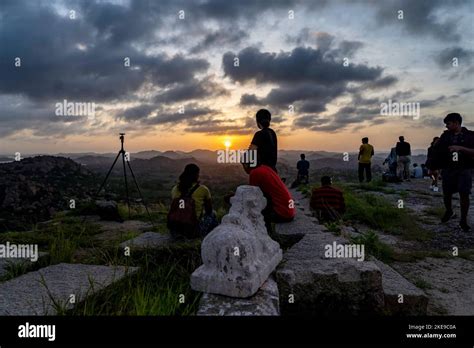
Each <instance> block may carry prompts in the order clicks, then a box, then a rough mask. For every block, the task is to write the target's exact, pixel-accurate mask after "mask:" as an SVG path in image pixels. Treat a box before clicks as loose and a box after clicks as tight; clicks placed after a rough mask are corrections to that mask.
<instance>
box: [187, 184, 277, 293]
mask: <svg viewBox="0 0 474 348" xmlns="http://www.w3.org/2000/svg"><path fill="white" fill-rule="evenodd" d="M231 203H232V206H231V208H230V211H229V214H227V215H226V216H224V218H223V219H222V223H221V225H219V226H218V227H216V228H215V229H214V230H213V231H212V232H211V233H210V234H208V235H207V236H206V238H204V240H203V242H202V246H201V256H202V260H203V263H204V264H203V265H201V266H200V267H199V268H198V269H196V270H195V271H194V273H193V274H192V275H191V287H192V288H193V289H194V290H197V291H202V292H207V293H213V294H220V295H225V296H230V297H242V298H245V297H250V296H252V295H254V294H255V293H256V292H257V291H258V289H259V288H260V287H261V286H262V284H263V283H264V282H265V281H266V280H267V279H268V277H269V275H270V274H271V273H272V272H273V270H274V269H275V268H276V267H277V265H278V264H279V262H280V261H281V259H282V250H281V249H280V246H279V244H278V243H277V242H275V241H274V240H272V239H271V238H270V237H269V236H268V233H267V230H266V228H265V222H264V220H263V216H262V214H261V211H262V210H263V209H264V208H265V206H266V199H265V198H264V197H263V194H262V191H261V190H260V189H259V188H258V187H254V186H248V185H242V186H239V187H238V188H237V190H236V193H235V195H234V197H232V198H231Z"/></svg>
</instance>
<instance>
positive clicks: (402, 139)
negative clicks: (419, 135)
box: [398, 135, 405, 143]
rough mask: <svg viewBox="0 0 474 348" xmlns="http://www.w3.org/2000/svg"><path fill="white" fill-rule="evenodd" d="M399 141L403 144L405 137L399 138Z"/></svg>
mask: <svg viewBox="0 0 474 348" xmlns="http://www.w3.org/2000/svg"><path fill="white" fill-rule="evenodd" d="M398 140H400V142H401V143H403V142H404V141H405V137H404V136H403V135H400V136H399V137H398Z"/></svg>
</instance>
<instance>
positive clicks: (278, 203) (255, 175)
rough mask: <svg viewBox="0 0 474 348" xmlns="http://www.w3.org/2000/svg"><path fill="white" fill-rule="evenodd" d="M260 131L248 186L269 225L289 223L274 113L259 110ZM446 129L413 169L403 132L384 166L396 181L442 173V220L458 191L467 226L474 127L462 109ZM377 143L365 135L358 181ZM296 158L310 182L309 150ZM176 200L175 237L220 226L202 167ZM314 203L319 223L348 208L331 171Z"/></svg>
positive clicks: (290, 208) (188, 171) (190, 168)
mask: <svg viewBox="0 0 474 348" xmlns="http://www.w3.org/2000/svg"><path fill="white" fill-rule="evenodd" d="M256 121H257V126H258V128H259V131H257V132H256V133H255V135H254V137H253V139H252V142H251V144H250V147H249V149H250V150H255V151H256V152H257V165H256V166H255V167H250V166H249V165H248V164H245V163H244V164H243V166H244V170H245V171H246V173H247V174H249V185H252V186H257V187H259V188H260V189H261V190H262V192H263V195H264V196H265V198H266V199H267V206H266V208H265V209H264V210H263V211H262V214H263V216H264V220H265V223H266V226H267V228H268V229H269V231H270V229H271V227H270V226H271V222H289V221H292V220H293V219H294V217H295V214H296V210H295V207H294V202H293V200H292V197H291V194H290V192H289V190H288V189H287V187H286V185H285V183H284V181H283V180H282V179H281V178H280V176H279V175H278V172H277V169H276V164H277V158H278V156H277V154H278V142H277V136H276V133H275V132H274V131H273V130H272V129H271V128H270V122H271V114H270V112H269V111H268V110H266V109H261V110H259V111H258V112H257V114H256ZM444 123H445V124H446V128H447V130H446V131H445V132H444V133H443V134H442V135H441V136H440V137H435V138H434V139H433V142H432V143H431V146H430V147H429V149H428V155H427V161H426V163H424V164H422V165H421V166H418V164H417V163H414V164H413V170H412V171H410V162H411V146H410V144H409V143H408V142H406V141H405V138H404V137H403V136H400V137H399V141H398V142H397V144H396V146H395V147H393V148H392V149H391V151H390V154H389V156H388V157H387V158H386V159H385V161H384V163H383V164H384V165H385V164H388V167H389V173H390V175H392V176H395V177H396V178H397V181H399V182H401V181H404V180H410V177H415V178H419V177H424V176H426V175H428V176H430V177H431V178H432V187H436V188H437V185H438V178H439V177H440V175H441V178H442V187H443V197H444V205H445V208H446V211H445V214H444V216H443V218H442V220H441V221H442V222H447V221H449V220H450V219H453V218H454V217H455V213H454V211H453V209H452V196H453V194H455V193H459V195H460V202H461V219H460V224H459V225H460V227H461V228H462V230H464V231H469V230H470V226H469V224H468V221H467V216H468V211H469V204H470V202H469V196H470V193H471V187H472V177H471V169H472V168H474V132H472V131H469V130H468V129H466V128H465V127H462V117H461V115H460V114H458V113H450V114H448V115H447V116H446V117H445V118H444ZM373 156H374V147H373V146H372V145H371V144H369V139H368V138H367V137H364V138H362V145H361V146H360V148H359V155H358V161H359V167H358V176H359V181H360V182H363V181H364V176H365V180H366V181H367V182H370V181H371V180H372V171H371V161H372V157H373ZM300 157H301V159H300V161H298V163H297V169H298V174H297V179H296V184H300V183H308V181H309V167H310V164H309V162H308V161H307V160H306V158H305V155H304V154H301V156H300ZM171 197H172V203H171V208H170V211H169V213H168V228H169V229H170V232H171V234H172V235H173V236H174V237H175V238H179V237H186V238H196V237H204V236H206V235H207V234H208V233H209V232H210V231H211V230H212V229H213V228H215V227H216V226H217V225H218V221H217V218H216V214H215V212H214V211H213V209H212V200H211V193H210V191H209V189H208V188H207V187H206V186H204V185H201V184H200V183H199V167H198V166H197V165H195V164H188V165H187V166H186V167H185V169H184V172H183V173H182V174H181V175H180V177H179V182H178V184H177V185H176V186H174V187H173V189H172V192H171ZM310 206H311V207H312V209H313V210H314V211H315V212H316V214H317V217H318V218H319V220H320V222H327V221H334V220H338V219H340V218H341V216H342V215H343V214H344V212H345V208H346V207H345V201H344V195H343V192H342V191H341V190H340V189H338V188H336V187H334V186H333V185H332V180H331V178H330V177H328V176H323V177H322V178H321V187H318V188H315V189H313V191H312V194H311V201H310Z"/></svg>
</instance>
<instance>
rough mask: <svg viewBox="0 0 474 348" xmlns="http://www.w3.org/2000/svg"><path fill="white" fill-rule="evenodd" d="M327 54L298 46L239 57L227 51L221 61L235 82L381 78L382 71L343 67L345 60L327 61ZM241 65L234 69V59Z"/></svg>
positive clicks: (248, 52) (247, 52)
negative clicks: (288, 49) (282, 50)
mask: <svg viewBox="0 0 474 348" xmlns="http://www.w3.org/2000/svg"><path fill="white" fill-rule="evenodd" d="M323 56H324V52H322V51H320V50H319V49H313V48H311V47H297V48H295V49H294V50H293V51H291V52H280V53H278V54H277V53H269V52H260V50H259V49H258V48H256V47H247V48H245V49H243V50H242V51H240V52H239V53H238V54H234V53H232V52H227V53H225V54H224V56H223V59H222V62H223V68H224V73H225V75H226V76H228V77H230V78H231V79H232V80H234V81H238V82H246V81H249V80H256V81H257V82H258V83H265V82H275V83H288V82H292V83H293V82H311V83H320V84H323V85H330V84H335V83H338V82H349V81H372V80H376V79H377V78H379V77H380V76H381V74H382V71H383V69H382V68H380V67H376V68H370V67H368V66H365V65H361V64H357V65H349V66H347V67H345V66H343V64H342V59H341V60H340V61H336V60H335V59H331V60H326V59H324V57H323ZM235 57H238V58H239V66H238V67H236V66H234V58H235Z"/></svg>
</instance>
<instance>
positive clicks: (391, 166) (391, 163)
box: [382, 147, 397, 175]
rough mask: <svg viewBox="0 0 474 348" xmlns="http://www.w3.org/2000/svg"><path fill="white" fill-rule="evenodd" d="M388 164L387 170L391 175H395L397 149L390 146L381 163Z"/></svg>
mask: <svg viewBox="0 0 474 348" xmlns="http://www.w3.org/2000/svg"><path fill="white" fill-rule="evenodd" d="M384 164H388V171H389V172H390V174H392V175H397V150H396V148H394V147H392V148H391V149H390V153H389V154H388V156H387V158H386V159H385V160H384V161H383V163H382V165H384Z"/></svg>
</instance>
